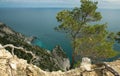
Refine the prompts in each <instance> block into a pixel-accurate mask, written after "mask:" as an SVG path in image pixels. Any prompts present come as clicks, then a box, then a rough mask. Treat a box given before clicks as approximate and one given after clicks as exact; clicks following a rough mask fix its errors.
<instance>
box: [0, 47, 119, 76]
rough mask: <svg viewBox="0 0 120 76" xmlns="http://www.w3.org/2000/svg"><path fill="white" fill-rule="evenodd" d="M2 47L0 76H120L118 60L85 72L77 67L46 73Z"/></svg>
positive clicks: (87, 61) (0, 50) (84, 59)
mask: <svg viewBox="0 0 120 76" xmlns="http://www.w3.org/2000/svg"><path fill="white" fill-rule="evenodd" d="M4 47H5V46H2V45H0V76H120V60H116V61H114V62H105V63H104V64H97V65H91V70H87V71H86V67H85V69H84V70H83V69H82V68H83V67H82V68H81V67H79V68H76V69H72V70H69V71H66V72H62V71H52V72H47V71H43V70H41V69H40V68H39V67H37V66H35V65H33V64H28V63H27V61H26V60H24V59H19V58H18V57H17V56H15V55H13V54H11V53H10V52H9V51H8V50H6V49H5V48H4ZM16 48H17V47H16ZM82 63H85V64H87V65H88V64H90V60H89V59H88V58H83V62H82ZM84 66H85V65H84ZM106 67H109V68H112V70H114V71H115V72H117V73H118V75H114V73H112V72H111V71H110V70H108V69H107V68H106Z"/></svg>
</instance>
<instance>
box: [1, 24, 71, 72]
mask: <svg viewBox="0 0 120 76" xmlns="http://www.w3.org/2000/svg"><path fill="white" fill-rule="evenodd" d="M32 40H33V37H27V36H25V35H23V34H21V33H18V32H16V31H14V30H12V29H11V28H10V27H8V26H6V25H5V24H4V23H0V43H1V44H2V45H6V44H12V45H15V46H17V47H23V48H24V49H25V50H28V51H31V52H32V53H34V54H35V55H36V56H37V58H36V59H35V60H34V61H33V64H34V65H36V66H38V67H40V68H41V69H43V70H47V71H55V70H63V71H66V70H67V69H69V67H70V62H69V59H68V58H67V56H66V54H65V53H64V52H63V50H62V48H61V47H60V46H56V47H55V48H54V49H53V51H52V52H50V51H49V50H47V49H43V48H41V47H38V46H34V45H32V44H31V41H32ZM6 49H7V50H8V51H10V52H11V48H10V47H7V48H6ZM14 50H15V52H14V53H15V55H17V56H18V57H19V58H23V59H26V60H27V62H28V63H30V59H31V58H32V56H31V55H30V54H24V52H23V51H20V50H21V49H16V48H15V49H14ZM58 52H59V53H58ZM62 64H63V65H62Z"/></svg>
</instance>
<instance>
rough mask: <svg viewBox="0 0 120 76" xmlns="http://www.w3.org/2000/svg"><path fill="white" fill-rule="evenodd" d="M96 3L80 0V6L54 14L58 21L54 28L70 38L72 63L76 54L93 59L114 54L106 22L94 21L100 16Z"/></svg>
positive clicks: (104, 57) (99, 18) (98, 19)
mask: <svg viewBox="0 0 120 76" xmlns="http://www.w3.org/2000/svg"><path fill="white" fill-rule="evenodd" d="M97 4H98V2H93V1H90V0H81V6H80V8H78V7H75V8H74V9H73V10H63V11H61V12H59V13H58V14H57V16H56V19H57V21H58V22H59V23H60V25H59V26H58V27H56V30H57V31H61V32H64V33H66V34H67V35H68V36H69V38H70V39H71V43H72V48H73V51H72V65H73V64H74V62H75V56H76V55H80V56H81V57H90V58H92V59H94V60H98V59H106V58H110V57H113V56H115V55H116V52H115V51H114V50H113V49H112V46H113V43H114V40H113V39H112V36H109V32H108V31H107V30H106V28H107V26H106V24H96V23H95V22H97V21H100V20H101V18H102V16H101V13H100V12H98V11H97ZM108 36H109V37H108Z"/></svg>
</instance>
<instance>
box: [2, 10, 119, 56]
mask: <svg viewBox="0 0 120 76" xmlns="http://www.w3.org/2000/svg"><path fill="white" fill-rule="evenodd" d="M63 9H65V8H0V22H4V23H6V24H7V25H8V26H10V27H11V28H13V29H14V30H16V31H18V32H21V33H23V34H25V35H27V36H36V37H37V39H36V40H35V41H34V42H33V44H36V45H38V46H41V47H43V48H47V49H49V50H52V49H53V48H54V47H55V45H61V46H62V48H63V49H64V50H65V52H66V54H67V55H68V56H69V58H71V54H72V52H71V47H70V42H69V39H68V38H67V36H66V35H64V34H63V33H60V32H56V31H55V30H54V27H56V26H58V25H59V23H58V22H57V21H56V14H57V13H58V12H59V11H61V10H63ZM99 11H100V12H101V13H102V16H103V19H102V21H101V22H100V23H106V22H107V23H108V30H109V31H113V32H118V31H120V15H119V14H120V10H110V9H109V10H108V9H104V10H103V9H99ZM114 48H115V49H116V50H118V51H120V45H119V44H115V47H114Z"/></svg>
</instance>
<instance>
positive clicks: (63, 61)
mask: <svg viewBox="0 0 120 76" xmlns="http://www.w3.org/2000/svg"><path fill="white" fill-rule="evenodd" d="M51 53H52V56H54V58H55V59H54V61H55V63H56V65H58V66H59V67H60V69H61V70H64V71H67V70H69V68H70V61H69V59H68V58H67V56H66V54H65V52H64V51H63V49H62V48H61V47H60V46H56V47H55V48H54V49H53V51H52V52H51Z"/></svg>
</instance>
